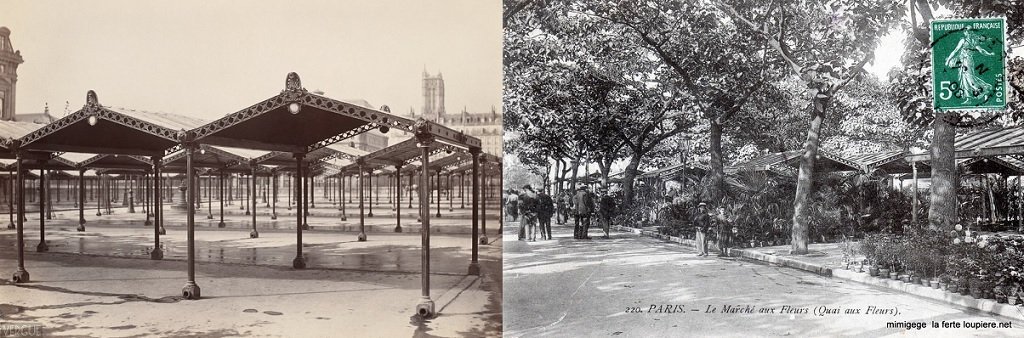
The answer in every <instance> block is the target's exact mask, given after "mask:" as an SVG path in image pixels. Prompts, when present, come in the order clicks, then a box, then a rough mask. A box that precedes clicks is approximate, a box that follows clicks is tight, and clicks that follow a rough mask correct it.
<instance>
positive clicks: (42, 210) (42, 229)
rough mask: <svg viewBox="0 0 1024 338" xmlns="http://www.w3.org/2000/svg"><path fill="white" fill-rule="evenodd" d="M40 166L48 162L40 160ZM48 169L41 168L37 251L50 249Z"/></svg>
mask: <svg viewBox="0 0 1024 338" xmlns="http://www.w3.org/2000/svg"><path fill="white" fill-rule="evenodd" d="M39 165H40V166H44V165H46V162H44V161H42V160H40V161H39ZM46 181H47V178H46V171H45V170H43V169H39V244H38V245H36V251H37V252H47V251H50V247H49V246H47V245H46V196H47V195H46Z"/></svg>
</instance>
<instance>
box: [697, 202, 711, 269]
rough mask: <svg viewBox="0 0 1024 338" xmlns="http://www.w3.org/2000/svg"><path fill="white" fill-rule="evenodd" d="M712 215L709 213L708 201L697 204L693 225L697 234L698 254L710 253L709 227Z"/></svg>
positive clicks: (705, 254)
mask: <svg viewBox="0 0 1024 338" xmlns="http://www.w3.org/2000/svg"><path fill="white" fill-rule="evenodd" d="M710 223H711V216H710V215H708V205H707V203H704V202H700V204H697V210H696V211H695V212H694V213H693V227H694V229H695V230H696V234H697V236H696V237H697V238H696V239H697V240H696V242H697V256H707V255H708V228H709V227H710V226H711V224H710Z"/></svg>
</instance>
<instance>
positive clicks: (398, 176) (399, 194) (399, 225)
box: [394, 162, 402, 232]
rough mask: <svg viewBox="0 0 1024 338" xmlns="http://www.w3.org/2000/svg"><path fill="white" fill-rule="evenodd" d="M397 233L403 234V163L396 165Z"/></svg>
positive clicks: (395, 205)
mask: <svg viewBox="0 0 1024 338" xmlns="http://www.w3.org/2000/svg"><path fill="white" fill-rule="evenodd" d="M395 194H396V196H395V204H394V207H395V232H402V162H398V164H395Z"/></svg>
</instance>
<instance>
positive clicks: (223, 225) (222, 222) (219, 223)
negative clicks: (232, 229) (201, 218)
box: [217, 221, 227, 228]
mask: <svg viewBox="0 0 1024 338" xmlns="http://www.w3.org/2000/svg"><path fill="white" fill-rule="evenodd" d="M226 226H227V225H226V224H224V221H220V222H217V227H218V228H223V227H226Z"/></svg>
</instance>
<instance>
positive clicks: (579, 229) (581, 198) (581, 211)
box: [572, 185, 594, 239]
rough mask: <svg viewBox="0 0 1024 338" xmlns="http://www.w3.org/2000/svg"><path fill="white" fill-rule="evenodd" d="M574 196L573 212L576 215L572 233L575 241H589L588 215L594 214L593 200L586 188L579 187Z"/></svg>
mask: <svg viewBox="0 0 1024 338" xmlns="http://www.w3.org/2000/svg"><path fill="white" fill-rule="evenodd" d="M576 190H577V191H576V196H574V197H573V203H572V204H573V205H574V206H575V207H576V208H575V210H573V211H574V212H575V213H576V228H575V229H574V231H573V238H575V239H590V235H589V234H588V233H589V232H590V214H591V213H593V212H594V198H593V197H592V196H591V195H590V192H589V191H587V186H585V185H584V186H580V187H579V188H577V189H576Z"/></svg>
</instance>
